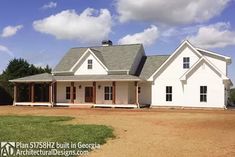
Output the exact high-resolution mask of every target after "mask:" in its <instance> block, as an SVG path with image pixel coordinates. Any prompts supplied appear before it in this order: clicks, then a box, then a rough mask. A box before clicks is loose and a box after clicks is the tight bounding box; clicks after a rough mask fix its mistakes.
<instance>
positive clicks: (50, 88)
mask: <svg viewBox="0 0 235 157" xmlns="http://www.w3.org/2000/svg"><path fill="white" fill-rule="evenodd" d="M48 88H49V97H48V99H49V103H52V101H53V98H52V97H53V96H52V83H49V86H48Z"/></svg>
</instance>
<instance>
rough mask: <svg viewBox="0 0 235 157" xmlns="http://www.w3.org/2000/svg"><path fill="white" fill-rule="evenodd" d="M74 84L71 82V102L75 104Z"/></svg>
mask: <svg viewBox="0 0 235 157" xmlns="http://www.w3.org/2000/svg"><path fill="white" fill-rule="evenodd" d="M73 90H74V82H71V86H70V102H71V103H73V104H74V97H73V93H74V91H73Z"/></svg>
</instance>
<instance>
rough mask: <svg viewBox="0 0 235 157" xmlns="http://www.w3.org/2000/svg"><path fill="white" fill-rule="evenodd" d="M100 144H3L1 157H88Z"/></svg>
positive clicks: (0, 151) (0, 150)
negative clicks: (90, 151)
mask: <svg viewBox="0 0 235 157" xmlns="http://www.w3.org/2000/svg"><path fill="white" fill-rule="evenodd" d="M99 148H100V144H97V143H82V142H77V143H73V142H63V143H60V142H29V143H25V142H1V143H0V156H5V157H7V156H66V157H67V156H86V155H88V153H89V151H88V150H94V149H99Z"/></svg>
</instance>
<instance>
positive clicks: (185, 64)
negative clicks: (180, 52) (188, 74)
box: [183, 57, 190, 69]
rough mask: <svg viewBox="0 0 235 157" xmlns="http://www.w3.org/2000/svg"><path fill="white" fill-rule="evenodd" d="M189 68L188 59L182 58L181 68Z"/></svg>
mask: <svg viewBox="0 0 235 157" xmlns="http://www.w3.org/2000/svg"><path fill="white" fill-rule="evenodd" d="M189 67H190V58H189V57H184V58H183V68H184V69H188V68H189Z"/></svg>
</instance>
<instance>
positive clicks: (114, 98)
mask: <svg viewBox="0 0 235 157" xmlns="http://www.w3.org/2000/svg"><path fill="white" fill-rule="evenodd" d="M112 89H113V91H112V93H113V97H112V99H113V104H116V82H115V81H114V82H113V88H112Z"/></svg>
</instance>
